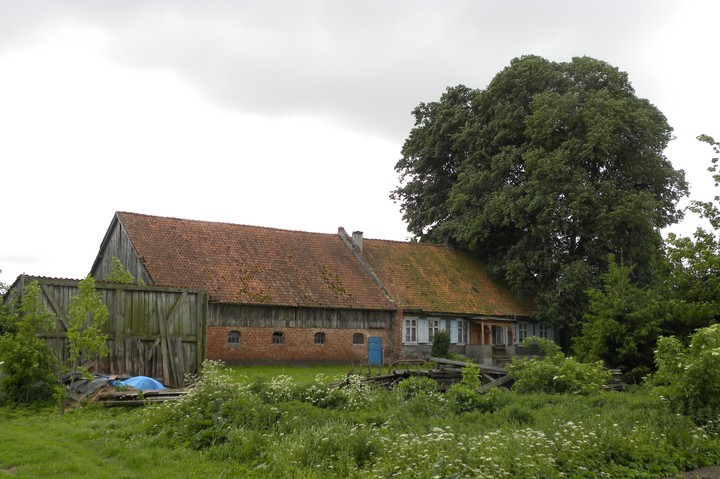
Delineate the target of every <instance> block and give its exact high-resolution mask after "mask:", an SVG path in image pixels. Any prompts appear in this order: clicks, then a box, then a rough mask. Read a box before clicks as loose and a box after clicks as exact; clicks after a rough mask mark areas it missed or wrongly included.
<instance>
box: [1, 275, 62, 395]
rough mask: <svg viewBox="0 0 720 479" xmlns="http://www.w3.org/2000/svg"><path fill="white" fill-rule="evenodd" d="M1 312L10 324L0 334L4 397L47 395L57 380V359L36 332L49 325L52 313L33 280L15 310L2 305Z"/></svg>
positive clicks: (47, 328)
mask: <svg viewBox="0 0 720 479" xmlns="http://www.w3.org/2000/svg"><path fill="white" fill-rule="evenodd" d="M2 315H3V316H5V320H6V321H3V322H4V323H7V324H8V325H10V324H12V326H8V327H6V331H5V332H4V333H3V334H0V363H2V365H1V366H0V369H2V379H1V381H0V389H2V391H3V393H4V394H5V399H6V401H8V402H10V403H16V402H25V403H29V402H34V401H44V400H47V399H50V397H52V393H53V390H54V385H55V383H56V382H57V372H58V371H57V366H58V361H57V358H56V357H55V355H54V354H53V352H52V350H51V349H50V346H49V345H48V343H47V341H45V340H44V339H42V338H40V337H39V336H38V333H40V332H42V331H47V330H49V329H51V328H52V326H53V320H54V316H53V315H52V314H51V313H50V312H49V311H48V310H47V308H46V307H45V305H44V304H43V302H42V299H41V289H40V285H39V284H38V283H37V281H33V282H32V283H30V284H28V285H26V286H25V288H24V291H23V297H22V300H21V303H20V306H19V311H16V310H15V309H14V308H13V307H12V306H10V307H5V308H4V309H3V311H2ZM13 323H14V324H13Z"/></svg>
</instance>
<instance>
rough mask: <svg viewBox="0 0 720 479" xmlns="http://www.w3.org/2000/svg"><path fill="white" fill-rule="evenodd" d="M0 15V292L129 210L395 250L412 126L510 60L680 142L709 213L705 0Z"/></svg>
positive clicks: (7, 6)
mask: <svg viewBox="0 0 720 479" xmlns="http://www.w3.org/2000/svg"><path fill="white" fill-rule="evenodd" d="M2 9H3V15H0V158H2V166H3V167H2V170H1V173H0V175H2V176H0V181H1V185H0V188H1V191H2V195H3V199H4V200H5V208H4V212H3V213H4V216H3V221H2V222H0V269H2V270H3V272H2V274H0V281H4V282H11V281H13V280H14V279H15V277H16V276H17V274H19V273H21V272H23V271H25V272H28V273H31V274H43V275H51V276H73V277H79V276H83V275H84V274H85V273H86V272H87V271H88V269H89V268H90V266H91V264H92V260H93V258H94V255H95V253H96V252H97V249H98V247H99V244H100V241H101V240H102V237H103V235H104V233H105V229H106V228H107V226H108V224H109V222H110V220H111V218H112V215H113V213H114V212H115V211H116V210H129V211H137V212H141V213H151V214H160V215H169V216H179V217H187V218H197V219H207V220H219V221H230V222H235V223H246V224H257V225H264V226H273V227H279V228H291V229H301V230H307V231H322V232H333V231H334V230H335V228H337V227H338V226H341V225H342V226H345V227H346V228H347V229H348V230H352V229H362V230H364V231H365V234H366V236H368V237H376V238H388V239H404V238H405V237H406V236H407V233H405V231H404V225H403V223H402V221H401V219H400V213H399V211H398V205H395V204H393V203H391V202H390V201H389V200H388V194H389V192H390V190H391V189H392V188H393V187H394V186H395V185H396V181H397V178H396V175H395V172H394V170H393V166H394V164H395V162H396V161H397V160H398V159H399V156H400V148H401V146H402V142H403V140H404V138H405V137H406V136H407V134H408V132H409V130H410V128H411V127H412V117H411V115H410V111H411V110H412V109H413V107H414V106H416V105H417V104H418V103H419V102H421V101H433V100H436V99H438V98H439V97H440V95H441V94H442V92H443V91H444V89H445V87H447V86H450V85H456V84H458V83H464V84H466V85H468V86H470V87H475V88H483V87H484V86H485V85H486V84H487V83H488V82H489V81H490V80H491V79H492V77H493V76H494V75H495V73H497V72H498V71H499V70H501V69H502V68H504V67H505V66H506V65H507V64H508V63H509V61H510V60H511V59H512V58H514V57H517V56H520V55H523V54H538V55H542V56H544V57H546V58H549V59H552V60H555V61H568V60H569V59H570V58H571V57H573V56H580V55H589V56H593V57H596V58H600V59H602V60H605V61H607V62H609V63H610V64H613V65H616V66H618V67H619V68H620V69H622V70H625V71H627V72H628V73H629V76H630V80H631V81H632V82H633V84H634V86H635V87H636V90H637V93H638V95H639V96H641V97H645V98H648V99H650V101H651V102H653V103H654V104H655V105H657V106H658V107H659V108H660V110H661V111H663V112H664V113H665V114H666V115H667V117H668V120H669V122H670V124H671V125H672V126H673V127H674V128H675V133H676V136H677V137H678V139H677V140H676V141H674V142H673V143H672V144H671V146H670V148H669V149H668V150H667V155H668V157H669V158H671V160H672V161H673V162H674V164H675V166H676V167H678V168H684V169H686V171H687V173H688V179H689V180H690V182H691V184H692V185H693V188H694V189H693V194H694V195H695V196H699V197H704V198H707V197H708V196H711V193H712V185H711V182H710V181H709V177H708V174H707V172H706V171H705V168H706V167H707V165H708V161H709V158H710V157H711V156H712V153H711V152H710V150H709V149H708V148H707V147H706V146H703V145H701V144H699V143H698V142H697V141H696V140H695V139H694V138H695V136H696V135H698V134H699V133H702V132H707V133H709V134H715V136H716V137H718V136H720V131H718V124H717V120H716V117H717V113H718V111H720V100H718V98H717V96H716V95H714V90H715V85H714V83H715V79H716V78H717V76H718V75H717V73H718V66H717V63H716V62H714V60H713V59H714V57H715V52H714V49H715V43H716V41H715V39H714V34H715V31H716V28H715V27H716V25H715V24H714V22H716V19H717V17H718V13H720V4H718V3H716V2H712V1H693V2H681V1H679V0H678V1H671V0H665V1H649V0H648V1H637V2H625V1H622V2H621V1H619V0H611V1H607V2H600V3H597V2H596V3H586V2H574V1H569V0H563V1H560V0H551V1H548V2H532V1H517V2H506V1H500V0H491V1H483V2H475V1H452V2H443V3H438V2H434V1H398V2H370V1H357V2H336V1H329V0H327V1H325V0H314V1H309V2H289V1H274V2H254V1H230V0H210V1H207V2H190V1H182V0H174V1H168V0H146V1H129V2H103V1H85V2H55V1H37V2H27V1H13V0H6V1H4V2H3V4H2Z"/></svg>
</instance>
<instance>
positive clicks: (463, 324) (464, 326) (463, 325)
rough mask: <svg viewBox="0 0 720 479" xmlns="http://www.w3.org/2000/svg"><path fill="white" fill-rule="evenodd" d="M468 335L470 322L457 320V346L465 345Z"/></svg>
mask: <svg viewBox="0 0 720 479" xmlns="http://www.w3.org/2000/svg"><path fill="white" fill-rule="evenodd" d="M469 333H470V322H469V321H468V320H467V319H458V320H457V344H467V343H468V336H469Z"/></svg>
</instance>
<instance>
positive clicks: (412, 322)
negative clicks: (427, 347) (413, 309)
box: [403, 318, 418, 344]
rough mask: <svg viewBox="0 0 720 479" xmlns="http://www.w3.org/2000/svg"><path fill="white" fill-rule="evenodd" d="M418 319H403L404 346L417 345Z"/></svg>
mask: <svg viewBox="0 0 720 479" xmlns="http://www.w3.org/2000/svg"><path fill="white" fill-rule="evenodd" d="M417 325H418V318H405V319H404V320H403V342H404V343H405V344H417V340H418V337H417Z"/></svg>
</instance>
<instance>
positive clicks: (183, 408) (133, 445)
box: [0, 366, 720, 479]
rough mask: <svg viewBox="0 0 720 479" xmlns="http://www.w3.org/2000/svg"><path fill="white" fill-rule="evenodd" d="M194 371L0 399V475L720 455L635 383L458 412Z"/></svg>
mask: <svg viewBox="0 0 720 479" xmlns="http://www.w3.org/2000/svg"><path fill="white" fill-rule="evenodd" d="M207 371H208V374H207V375H206V377H205V378H204V379H203V380H202V381H200V382H199V383H198V385H197V387H196V388H195V389H193V391H192V392H191V393H190V394H188V395H187V396H186V397H185V398H184V399H183V400H181V401H177V402H169V403H165V404H163V405H156V406H152V407H146V408H138V409H104V408H101V407H97V406H94V407H86V408H84V409H81V410H77V411H74V412H72V413H69V414H66V415H65V416H59V415H57V414H56V413H54V412H53V411H51V410H50V409H45V410H40V411H31V410H23V409H9V408H0V478H2V477H3V472H2V470H11V471H12V474H14V477H20V478H50V477H61V478H63V477H68V478H70V477H73V478H75V477H93V478H125V477H128V478H129V477H138V476H141V477H160V478H163V477H173V478H176V477H250V478H255V477H257V478H273V479H275V478H343V479H344V478H375V477H418V478H428V479H431V478H435V477H456V478H458V479H459V478H470V477H473V478H483V477H487V478H490V477H493V478H494V477H512V478H528V479H530V478H540V477H543V478H558V479H559V478H561V477H562V478H565V477H569V478H595V477H610V478H615V477H617V478H625V477H627V478H653V477H663V476H668V475H674V474H677V473H678V471H681V470H687V469H692V468H694V467H698V466H703V465H710V464H716V463H718V462H720V436H719V435H718V433H717V427H716V426H715V425H710V426H709V427H705V428H698V427H697V426H695V425H694V424H693V423H692V421H691V420H690V419H689V418H687V417H683V416H679V415H677V414H673V413H671V411H670V410H669V408H668V405H667V404H666V401H664V400H663V399H662V398H661V397H659V396H657V395H656V394H655V393H654V392H653V391H652V390H649V389H641V388H638V389H634V390H632V391H628V392H624V393H598V394H594V395H588V396H580V395H548V394H518V393H514V392H493V393H491V394H488V395H486V396H483V397H482V398H480V399H477V402H476V403H474V404H475V405H476V407H475V408H474V409H471V410H468V411H467V412H458V408H457V404H455V403H454V402H453V399H452V398H453V397H454V396H452V394H445V395H441V394H438V393H436V392H434V391H433V390H432V389H433V388H430V387H428V385H423V384H418V385H417V387H405V388H400V389H399V391H385V390H377V389H374V388H372V387H368V386H365V385H363V384H362V383H359V382H353V381H350V384H349V385H348V387H347V388H345V389H333V388H328V387H327V385H326V381H315V377H316V376H317V375H318V374H323V375H324V376H325V377H326V378H329V377H336V376H344V375H345V374H346V373H347V372H348V371H347V368H344V367H307V368H302V367H253V368H247V367H237V368H222V367H219V366H215V367H213V366H210V367H209V368H208V369H207ZM280 375H282V376H289V378H287V377H282V376H280ZM8 477H10V475H8Z"/></svg>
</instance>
